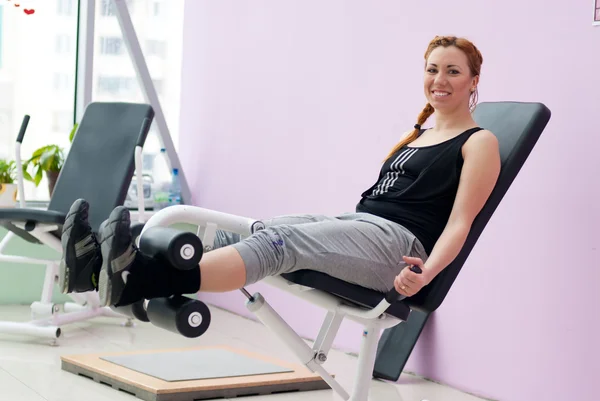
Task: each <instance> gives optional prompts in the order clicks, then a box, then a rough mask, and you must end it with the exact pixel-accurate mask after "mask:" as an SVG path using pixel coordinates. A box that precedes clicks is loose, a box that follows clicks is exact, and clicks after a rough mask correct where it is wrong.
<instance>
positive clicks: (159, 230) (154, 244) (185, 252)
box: [139, 227, 203, 270]
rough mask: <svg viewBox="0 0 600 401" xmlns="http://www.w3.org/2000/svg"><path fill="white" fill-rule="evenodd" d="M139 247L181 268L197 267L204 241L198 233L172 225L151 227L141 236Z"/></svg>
mask: <svg viewBox="0 0 600 401" xmlns="http://www.w3.org/2000/svg"><path fill="white" fill-rule="evenodd" d="M139 248H140V251H142V252H143V253H145V254H146V255H148V256H152V257H156V258H158V259H163V260H164V261H166V262H167V263H169V265H170V266H172V267H174V268H176V269H180V270H189V269H193V268H197V267H198V263H200V259H202V252H203V249H202V241H201V240H200V238H198V236H197V235H196V234H193V233H190V232H186V231H181V230H177V229H174V228H171V227H152V228H149V229H148V230H146V232H144V234H143V235H142V237H141V238H140V245H139Z"/></svg>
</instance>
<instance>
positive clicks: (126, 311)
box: [110, 300, 150, 322]
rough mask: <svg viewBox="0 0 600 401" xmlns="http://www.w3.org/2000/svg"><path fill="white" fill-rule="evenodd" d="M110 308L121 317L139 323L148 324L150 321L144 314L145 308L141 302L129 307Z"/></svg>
mask: <svg viewBox="0 0 600 401" xmlns="http://www.w3.org/2000/svg"><path fill="white" fill-rule="evenodd" d="M110 308H111V309H112V310H113V311H115V312H117V313H120V314H122V315H125V316H127V317H130V318H132V319H137V320H139V321H141V322H149V321H150V319H148V314H147V313H146V308H145V307H144V301H143V300H142V301H138V302H136V303H134V304H131V305H126V306H119V307H116V306H111V307H110Z"/></svg>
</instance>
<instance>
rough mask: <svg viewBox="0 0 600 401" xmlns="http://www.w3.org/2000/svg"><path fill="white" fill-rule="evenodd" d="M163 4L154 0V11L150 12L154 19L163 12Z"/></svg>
mask: <svg viewBox="0 0 600 401" xmlns="http://www.w3.org/2000/svg"><path fill="white" fill-rule="evenodd" d="M161 3H162V2H160V1H157V0H154V1H153V2H152V10H150V15H151V16H153V17H158V16H160V14H161V11H162V4H161Z"/></svg>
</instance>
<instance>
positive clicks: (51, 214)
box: [0, 208, 66, 245]
mask: <svg viewBox="0 0 600 401" xmlns="http://www.w3.org/2000/svg"><path fill="white" fill-rule="evenodd" d="M65 218H66V216H65V214H64V213H61V212H56V211H53V210H40V209H19V208H14V209H12V208H11V209H0V226H2V227H4V228H6V229H7V230H9V231H12V232H13V233H15V234H16V235H18V236H19V237H21V238H22V239H24V240H25V241H27V242H30V243H32V244H38V245H39V244H41V243H42V242H41V241H40V240H38V239H37V238H36V237H34V236H33V235H31V234H30V233H29V232H30V231H33V229H34V228H35V226H36V224H38V223H39V224H56V225H57V226H58V227H57V228H56V229H55V230H52V231H48V233H49V234H51V235H54V236H55V237H56V238H60V234H61V232H62V226H63V224H64V222H65ZM14 223H25V229H22V228H19V227H17V226H16V225H15V224H14ZM19 225H20V224H19Z"/></svg>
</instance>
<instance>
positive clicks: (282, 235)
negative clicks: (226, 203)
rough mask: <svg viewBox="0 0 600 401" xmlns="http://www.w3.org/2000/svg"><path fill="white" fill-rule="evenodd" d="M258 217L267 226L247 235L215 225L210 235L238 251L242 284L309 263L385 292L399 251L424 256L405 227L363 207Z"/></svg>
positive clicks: (396, 266) (399, 267) (399, 259)
mask: <svg viewBox="0 0 600 401" xmlns="http://www.w3.org/2000/svg"><path fill="white" fill-rule="evenodd" d="M263 222H264V223H265V225H266V228H265V229H264V230H261V231H259V232H257V233H255V234H253V235H251V236H249V237H247V238H244V239H241V238H240V236H239V235H237V234H233V233H229V232H225V231H220V230H219V231H217V235H216V238H215V244H214V245H215V248H221V247H224V246H227V245H231V246H233V247H234V248H235V249H236V250H237V251H238V252H239V253H240V255H241V257H242V260H243V261H244V264H245V265H246V285H248V284H253V283H256V282H258V281H260V280H262V279H263V278H265V277H268V276H275V275H279V274H282V273H290V272H293V271H296V270H302V269H309V270H316V271H319V272H322V273H326V274H328V275H330V276H333V277H335V278H338V279H341V280H344V281H347V282H350V283H353V284H357V285H360V286H362V287H366V288H370V289H374V290H377V291H382V292H385V291H388V290H390V289H391V288H392V287H393V286H394V278H395V277H396V276H397V275H398V274H399V273H400V271H401V270H402V269H403V268H404V267H406V263H405V262H404V260H403V259H402V256H416V257H420V258H422V259H423V261H425V260H426V259H427V254H426V253H425V250H424V248H423V245H421V243H420V241H419V240H418V239H417V238H416V237H415V236H414V235H413V234H412V233H411V232H410V231H408V230H407V229H406V228H404V227H402V226H401V225H399V224H397V223H394V222H392V221H389V220H386V219H383V218H381V217H378V216H374V215H371V214H368V213H347V214H342V215H340V216H336V217H329V216H322V215H290V216H280V217H275V218H273V219H270V220H263Z"/></svg>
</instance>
